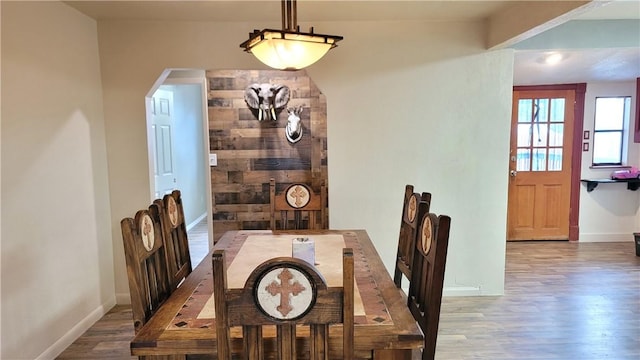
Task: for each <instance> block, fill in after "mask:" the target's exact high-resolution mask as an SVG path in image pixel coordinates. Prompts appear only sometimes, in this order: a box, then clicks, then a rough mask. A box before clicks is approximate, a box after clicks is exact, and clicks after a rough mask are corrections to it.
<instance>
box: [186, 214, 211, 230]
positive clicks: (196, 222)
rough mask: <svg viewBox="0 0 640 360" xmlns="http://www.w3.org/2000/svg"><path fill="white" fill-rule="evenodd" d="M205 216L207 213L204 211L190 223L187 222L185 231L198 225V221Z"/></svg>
mask: <svg viewBox="0 0 640 360" xmlns="http://www.w3.org/2000/svg"><path fill="white" fill-rule="evenodd" d="M206 218H207V213H206V212H205V213H204V214H202V215H200V216H198V218H197V219H195V220H194V221H192V222H191V223H190V224H187V231H189V230H191V229H192V228H193V227H194V226H196V225H198V224H199V223H200V221H202V220H204V219H206Z"/></svg>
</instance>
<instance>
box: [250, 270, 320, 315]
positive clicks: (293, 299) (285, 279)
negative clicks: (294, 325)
mask: <svg viewBox="0 0 640 360" xmlns="http://www.w3.org/2000/svg"><path fill="white" fill-rule="evenodd" d="M254 296H255V297H256V302H257V303H258V306H259V308H260V310H262V312H263V313H265V314H266V315H267V316H270V317H271V318H274V319H279V320H290V319H297V318H299V317H302V316H304V315H305V314H306V313H307V312H308V311H309V310H311V307H312V306H313V304H314V299H315V288H314V287H313V286H312V285H311V280H310V279H309V278H308V277H307V275H306V274H304V273H303V272H302V271H300V270H298V269H296V268H293V267H274V268H272V269H271V270H268V271H267V272H265V274H264V275H263V276H262V278H261V279H260V280H259V281H258V286H256V287H255V295H254Z"/></svg>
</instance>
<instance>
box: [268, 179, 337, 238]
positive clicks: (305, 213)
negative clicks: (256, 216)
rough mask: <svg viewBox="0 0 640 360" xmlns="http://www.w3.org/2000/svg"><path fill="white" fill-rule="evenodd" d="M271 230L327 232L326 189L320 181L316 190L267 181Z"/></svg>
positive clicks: (307, 186) (304, 186)
mask: <svg viewBox="0 0 640 360" xmlns="http://www.w3.org/2000/svg"><path fill="white" fill-rule="evenodd" d="M269 202H270V213H271V230H279V229H282V230H286V229H327V228H328V227H329V224H328V222H329V221H328V217H327V189H326V186H325V184H324V182H323V183H322V184H321V185H320V191H319V192H314V191H313V189H312V188H311V186H309V185H308V184H302V183H292V184H280V183H278V184H277V183H276V181H275V179H273V178H272V179H271V180H270V182H269Z"/></svg>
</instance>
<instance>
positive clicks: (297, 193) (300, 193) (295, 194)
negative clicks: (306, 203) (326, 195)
mask: <svg viewBox="0 0 640 360" xmlns="http://www.w3.org/2000/svg"><path fill="white" fill-rule="evenodd" d="M305 190H306V189H304V188H302V186H300V185H296V187H295V188H294V189H293V191H292V192H290V193H289V196H291V197H292V198H295V199H296V201H295V204H296V207H300V206H301V205H302V199H304V198H305V197H307V192H306V191H305Z"/></svg>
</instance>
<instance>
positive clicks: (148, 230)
mask: <svg viewBox="0 0 640 360" xmlns="http://www.w3.org/2000/svg"><path fill="white" fill-rule="evenodd" d="M152 233H153V227H152V225H151V221H150V219H149V217H147V216H145V217H144V218H142V235H143V236H142V242H143V243H144V247H145V248H146V249H147V250H151V248H152V247H153V244H152V243H151V239H150V234H152Z"/></svg>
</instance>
